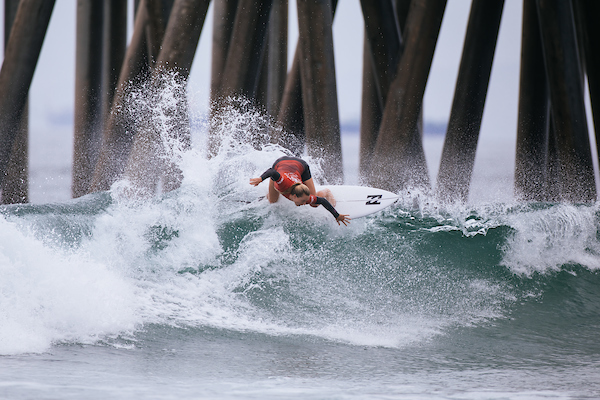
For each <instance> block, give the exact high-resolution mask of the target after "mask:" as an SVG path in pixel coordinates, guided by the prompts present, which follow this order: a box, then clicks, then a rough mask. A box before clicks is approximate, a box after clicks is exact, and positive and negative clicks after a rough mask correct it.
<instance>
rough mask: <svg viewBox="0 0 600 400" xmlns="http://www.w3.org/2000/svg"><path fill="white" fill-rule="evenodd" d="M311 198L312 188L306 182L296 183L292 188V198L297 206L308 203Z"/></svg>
mask: <svg viewBox="0 0 600 400" xmlns="http://www.w3.org/2000/svg"><path fill="white" fill-rule="evenodd" d="M309 199H310V189H309V188H308V186H306V185H305V184H304V183H296V184H295V185H293V186H292V189H291V190H290V200H292V201H293V202H294V203H295V204H296V205H297V206H302V205H304V204H306V203H308V200H309Z"/></svg>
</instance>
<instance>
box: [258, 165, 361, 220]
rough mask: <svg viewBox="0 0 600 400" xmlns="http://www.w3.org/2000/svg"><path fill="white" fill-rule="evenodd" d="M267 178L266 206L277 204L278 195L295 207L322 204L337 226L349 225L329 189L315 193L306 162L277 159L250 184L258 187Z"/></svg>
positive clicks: (346, 216)
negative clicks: (292, 203) (267, 201)
mask: <svg viewBox="0 0 600 400" xmlns="http://www.w3.org/2000/svg"><path fill="white" fill-rule="evenodd" d="M267 178H271V179H270V180H269V193H267V199H269V203H275V202H277V200H278V199H279V195H280V194H281V195H283V197H285V198H287V199H289V200H291V201H293V202H294V203H295V204H296V205H297V206H302V205H305V204H308V205H310V206H312V207H318V206H319V204H320V205H322V206H323V207H325V209H327V211H329V212H330V213H331V215H333V217H334V218H335V220H336V221H337V223H338V225H339V224H340V222H341V223H343V224H344V225H346V226H347V225H348V224H349V223H350V218H349V217H348V214H340V213H338V212H337V211H336V210H335V208H334V207H335V199H334V198H333V195H332V193H331V191H330V190H329V189H325V190H321V191H319V192H317V190H316V189H315V183H314V182H313V179H312V177H311V174H310V168H309V167H308V164H307V163H306V161H304V160H302V159H300V158H297V157H281V158H278V159H277V160H275V162H274V163H273V166H272V167H271V168H269V169H268V170H266V171H265V172H264V173H263V174H262V175H261V176H260V177H259V178H251V179H250V184H251V185H253V186H258V185H259V184H260V183H261V182H262V181H264V180H265V179H267Z"/></svg>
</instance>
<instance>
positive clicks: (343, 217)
mask: <svg viewBox="0 0 600 400" xmlns="http://www.w3.org/2000/svg"><path fill="white" fill-rule="evenodd" d="M351 219H352V218H350V217H348V214H340V215H339V216H338V217H337V218H336V219H335V220H336V221H337V223H338V225H339V224H340V222H341V223H342V224H344V225H345V226H348V224H349V223H350V220H351Z"/></svg>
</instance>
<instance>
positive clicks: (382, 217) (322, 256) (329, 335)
mask: <svg viewBox="0 0 600 400" xmlns="http://www.w3.org/2000/svg"><path fill="white" fill-rule="evenodd" d="M265 125H268V124H267V122H266V121H265V120H264V119H263V118H262V117H260V115H258V114H254V113H251V112H245V113H242V112H239V113H237V114H236V112H235V111H234V110H229V116H228V118H226V119H224V120H223V121H222V125H221V126H219V129H220V134H221V147H220V150H219V151H218V153H217V154H216V156H214V157H212V158H210V159H207V157H206V156H205V154H204V153H203V152H202V151H200V150H198V149H199V148H204V147H205V146H202V145H200V146H196V147H194V148H192V149H191V150H187V151H185V152H183V153H181V154H178V155H177V160H178V163H179V164H180V167H181V169H182V171H183V177H184V178H183V184H182V186H181V187H180V188H179V189H177V190H175V191H172V192H169V193H166V194H163V195H160V196H157V197H155V198H152V199H150V200H146V201H141V200H136V199H132V198H129V197H128V195H127V190H123V188H124V187H126V183H125V182H118V183H117V184H115V185H114V186H113V188H112V189H111V191H109V192H103V193H96V194H91V195H88V196H84V197H82V198H80V199H76V200H72V201H69V202H65V203H60V204H45V205H14V206H2V207H1V208H0V273H1V276H2V279H1V280H0V321H1V323H0V354H5V355H6V354H21V353H31V352H34V353H35V352H43V351H46V350H48V349H49V348H51V347H52V346H54V345H59V344H65V343H66V344H68V343H84V344H85V343H96V344H100V345H111V346H135V342H136V337H137V335H138V333H139V332H140V331H142V330H147V329H151V327H153V326H154V327H156V326H158V327H161V326H173V327H181V328H192V329H194V328H204V327H208V328H211V329H219V330H226V331H232V332H239V333H244V332H252V333H259V334H264V335H268V336H296V335H299V336H308V337H316V338H320V339H323V340H330V341H334V342H341V343H349V344H352V345H361V346H377V347H389V348H411V347H414V346H419V345H421V344H423V343H431V342H432V341H436V340H440V341H448V342H453V343H455V345H457V346H458V344H456V343H458V342H460V340H459V339H458V338H460V337H463V338H464V335H465V333H464V332H466V331H469V332H471V333H470V335H471V336H469V338H470V339H469V340H470V345H471V346H477V343H480V346H483V343H488V342H489V340H490V338H496V339H497V338H502V337H508V336H510V337H511V340H514V338H520V339H521V343H527V344H528V345H531V344H532V343H537V344H539V343H545V344H546V345H547V346H552V347H553V348H557V349H559V348H564V346H565V343H564V342H563V340H564V339H566V338H568V339H569V340H568V343H569V344H568V346H569V347H568V348H569V350H570V351H571V352H575V353H581V354H586V351H589V350H590V348H591V347H593V346H596V347H597V345H595V344H593V343H594V342H595V340H594V339H593V338H594V333H595V332H596V329H597V328H598V326H600V317H599V316H600V312H599V311H600V289H599V288H600V278H599V276H598V269H599V268H600V241H599V236H598V235H599V233H598V226H599V218H600V213H599V211H600V210H599V206H598V204H593V205H567V204H525V203H514V204H481V205H469V206H467V205H458V204H453V205H447V204H439V203H437V202H436V201H435V200H434V199H432V198H430V197H428V196H427V195H426V194H415V192H411V193H409V192H406V193H401V195H402V196H401V199H400V201H399V202H398V203H396V204H395V205H394V206H392V207H390V208H388V209H387V210H385V211H383V212H381V213H378V214H375V215H372V216H369V217H365V218H361V219H356V220H354V221H352V223H351V225H350V226H349V227H343V226H341V227H340V226H338V225H337V224H336V223H335V221H334V220H333V219H332V218H331V216H330V215H329V214H328V213H327V212H325V211H321V210H315V209H312V208H311V207H299V208H297V207H295V206H294V205H293V203H291V202H285V201H282V202H279V203H277V204H275V205H269V204H268V203H267V202H266V201H265V200H264V199H262V198H261V197H262V196H264V194H265V193H266V183H263V184H262V185H261V186H259V187H256V188H255V187H252V186H250V185H249V184H248V179H249V178H250V177H254V176H258V175H260V173H262V172H263V171H264V170H265V169H266V168H268V167H269V166H270V165H271V164H272V162H273V160H275V159H276V158H278V157H280V156H281V155H284V154H285V151H284V150H283V149H282V148H280V147H278V146H276V145H271V144H268V143H267V141H266V140H265V136H264V135H263V134H262V133H261V132H263V131H264V126H265ZM307 161H309V163H311V165H313V164H315V163H313V162H312V161H314V160H311V159H310V158H308V159H307ZM312 172H313V176H314V178H315V180H316V181H321V182H322V181H323V180H322V176H323V174H322V171H319V170H318V168H315V169H314V170H313V171H312ZM158 331H160V329H159V330H158ZM198 332H201V330H199V331H198ZM473 332H475V333H473ZM199 334H200V333H199ZM452 338H454V339H456V340H455V341H453V339H452ZM477 340H478V342H477ZM496 343H497V346H498V351H499V352H501V351H503V350H502V349H503V347H502V346H503V345H502V343H504V342H503V341H502V340H496ZM524 346H525V345H523V346H520V347H519V346H518V345H517V346H516V349H517V350H514V351H521V350H523V348H524ZM525 347H526V346H525ZM594 348H595V347H594ZM557 351H558V350H557ZM561 351H562V350H561Z"/></svg>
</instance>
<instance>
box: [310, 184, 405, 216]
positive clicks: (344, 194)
mask: <svg viewBox="0 0 600 400" xmlns="http://www.w3.org/2000/svg"><path fill="white" fill-rule="evenodd" d="M316 189H317V192H318V191H319V190H323V189H329V190H331V193H332V194H333V197H334V198H335V201H336V205H335V209H336V211H337V212H339V213H340V214H348V215H349V216H350V218H360V217H364V216H365V215H369V214H373V213H376V212H378V211H381V210H383V209H384V208H387V207H389V206H391V205H392V204H394V203H395V202H396V200H398V197H399V196H398V195H397V194H395V193H392V192H388V191H387V190H383V189H376V188H371V187H367V186H351V185H324V186H317V187H316Z"/></svg>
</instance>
